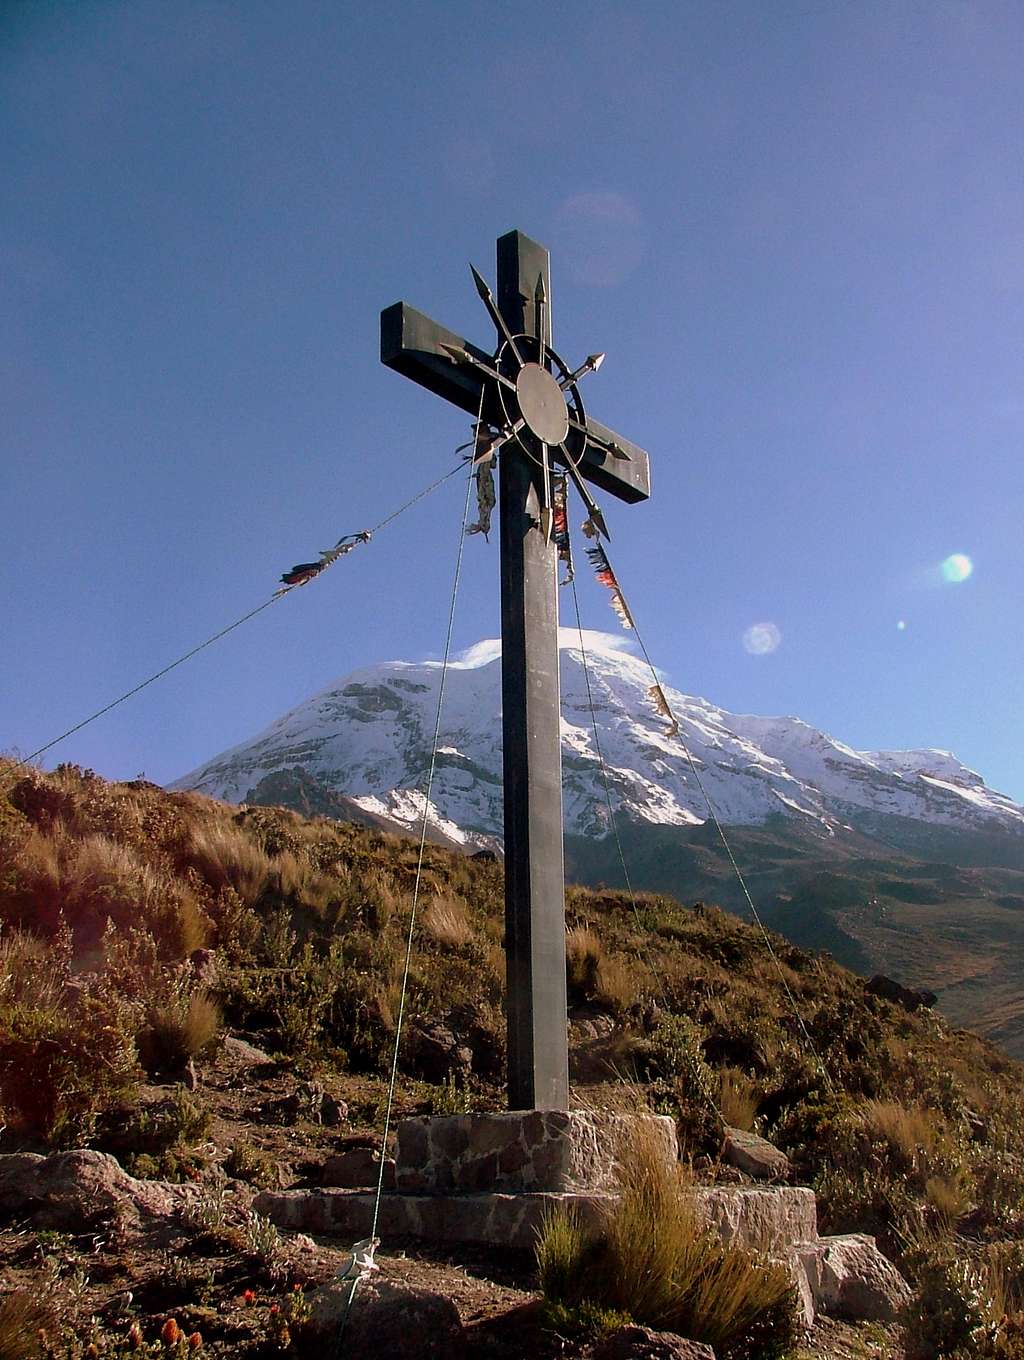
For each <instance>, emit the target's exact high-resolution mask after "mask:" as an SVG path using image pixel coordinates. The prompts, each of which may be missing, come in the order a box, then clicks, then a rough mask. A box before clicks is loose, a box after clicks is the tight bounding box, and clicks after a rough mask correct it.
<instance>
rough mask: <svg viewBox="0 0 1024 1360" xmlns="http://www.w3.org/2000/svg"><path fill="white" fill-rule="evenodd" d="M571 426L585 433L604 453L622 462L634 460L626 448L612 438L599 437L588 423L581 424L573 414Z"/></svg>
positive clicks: (579, 432)
mask: <svg viewBox="0 0 1024 1360" xmlns="http://www.w3.org/2000/svg"><path fill="white" fill-rule="evenodd" d="M569 428H570V429H571V430H576V431H577V433H578V434H582V435H585V436H586V438H587V442H588V443H590V444H593V446H594V448H595V449H600V450H601V451H602V453H610V454H611V456H612V457H613V458H617V459H619V461H620V462H622V461H625V462H627V463H630V462H632V461H633V460H632V459H631V458H630V456H629V454H628V453H627V452H626V450H625V449H620V448H619V446H618V444H615V443H613V442H612V441H611V440H610V439H598V437H597V435H596V434H594V433H593V431H592V430H589V429H588V428H587V427H586V425H581V424H580V423H579V421H578V420H573V418H572V416H570V417H569Z"/></svg>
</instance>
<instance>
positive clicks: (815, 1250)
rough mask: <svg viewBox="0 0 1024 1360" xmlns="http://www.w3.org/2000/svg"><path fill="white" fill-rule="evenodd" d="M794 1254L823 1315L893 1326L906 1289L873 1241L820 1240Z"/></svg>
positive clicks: (857, 1237)
mask: <svg viewBox="0 0 1024 1360" xmlns="http://www.w3.org/2000/svg"><path fill="white" fill-rule="evenodd" d="M795 1250H796V1254H797V1256H798V1257H799V1259H800V1262H801V1264H802V1266H803V1268H804V1270H805V1272H806V1274H807V1279H808V1282H809V1284H810V1287H811V1292H812V1294H813V1295H814V1302H815V1305H816V1307H817V1308H818V1309H819V1310H820V1311H821V1312H823V1313H829V1314H830V1315H831V1316H832V1317H838V1318H845V1319H846V1320H847V1321H850V1322H861V1321H863V1322H892V1321H893V1320H894V1319H895V1318H896V1317H897V1315H898V1314H899V1311H900V1309H901V1308H903V1307H904V1305H905V1304H907V1303H909V1302H910V1297H911V1290H910V1286H909V1285H908V1284H907V1282H906V1280H904V1278H903V1276H902V1275H901V1274H900V1273H899V1271H898V1270H897V1269H896V1267H895V1266H894V1265H893V1264H892V1262H891V1261H888V1260H886V1258H885V1257H884V1256H883V1255H882V1253H881V1252H880V1251H879V1250H878V1247H877V1246H876V1245H875V1239H874V1238H873V1237H867V1236H865V1235H864V1234H863V1233H850V1234H849V1235H847V1236H843V1237H821V1238H819V1239H818V1240H817V1241H816V1242H806V1243H801V1244H799V1245H798V1246H797V1247H796V1249H795Z"/></svg>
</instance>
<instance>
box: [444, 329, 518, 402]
mask: <svg viewBox="0 0 1024 1360" xmlns="http://www.w3.org/2000/svg"><path fill="white" fill-rule="evenodd" d="M441 348H442V349H443V350H444V352H445V353H446V354H447V355H448V357H449V359H451V360H452V361H453V362H454V363H457V364H472V365H473V367H474V368H479V369H480V370H481V371H482V372H484V373H486V374H487V376H488V377H489V378H494V380H495V381H496V382H500V383H504V384H505V386H506V387H510V388H511V389H512V391H513V392H514V391H515V390H516V385H515V383H514V382H513V381H512V379H511V378H506V377H505V375H504V373H499V372H498V370H497V369H496V368H491V366H490V365H489V364H485V363H484V361H483V360H482V359H478V358H477V357H476V355H475V354H470V352H469V350H468V349H463V348H462V346H461V345H446V344H445V343H444V341H442V342H441Z"/></svg>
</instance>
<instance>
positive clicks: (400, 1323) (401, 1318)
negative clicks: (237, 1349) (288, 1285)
mask: <svg viewBox="0 0 1024 1360" xmlns="http://www.w3.org/2000/svg"><path fill="white" fill-rule="evenodd" d="M350 1294H352V1286H351V1283H350V1282H349V1281H347V1280H332V1281H331V1283H330V1284H327V1285H324V1286H323V1288H321V1289H317V1290H315V1291H313V1292H312V1293H310V1294H307V1295H306V1298H307V1301H308V1302H309V1305H310V1307H311V1309H312V1316H311V1317H310V1320H309V1321H308V1322H307V1323H304V1324H303V1327H302V1332H303V1340H304V1341H311V1342H314V1343H321V1344H323V1345H325V1346H331V1347H333V1346H335V1345H336V1342H337V1336H338V1329H339V1327H340V1325H341V1320H342V1317H343V1316H344V1314H345V1309H346V1308H347V1307H348V1301H349V1296H350ZM461 1343H462V1323H461V1321H460V1320H459V1313H458V1309H457V1308H456V1307H455V1304H454V1303H453V1302H452V1301H451V1299H448V1298H445V1297H444V1295H443V1294H435V1293H433V1291H431V1290H428V1289H418V1288H416V1287H414V1286H413V1285H407V1284H400V1283H398V1282H397V1281H391V1280H382V1279H381V1278H380V1277H379V1276H371V1277H370V1278H369V1279H364V1280H361V1281H360V1282H359V1284H358V1286H357V1287H356V1290H355V1293H354V1294H353V1295H352V1305H351V1308H350V1309H349V1314H348V1321H347V1322H346V1324H345V1351H346V1354H348V1355H380V1356H385V1355H386V1356H388V1357H389V1360H449V1357H451V1356H452V1355H454V1354H458V1352H459V1348H460V1346H461Z"/></svg>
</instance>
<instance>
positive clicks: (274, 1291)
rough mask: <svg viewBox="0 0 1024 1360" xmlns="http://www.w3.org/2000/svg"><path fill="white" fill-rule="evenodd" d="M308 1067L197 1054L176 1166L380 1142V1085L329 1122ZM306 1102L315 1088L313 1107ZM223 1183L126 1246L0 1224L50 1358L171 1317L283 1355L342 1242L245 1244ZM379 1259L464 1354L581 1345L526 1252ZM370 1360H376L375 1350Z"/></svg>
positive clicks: (838, 1356)
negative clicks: (47, 1337) (193, 1119)
mask: <svg viewBox="0 0 1024 1360" xmlns="http://www.w3.org/2000/svg"><path fill="white" fill-rule="evenodd" d="M311 1076H312V1074H311V1073H303V1072H296V1071H295V1070H294V1069H291V1068H289V1067H287V1066H280V1065H278V1064H274V1063H269V1062H268V1063H262V1064H254V1063H253V1062H252V1060H251V1059H245V1060H242V1061H240V1060H239V1058H238V1056H237V1055H233V1054H232V1053H231V1052H225V1051H223V1050H222V1051H221V1052H220V1054H219V1055H218V1056H217V1057H216V1058H215V1059H214V1060H212V1061H210V1062H208V1063H205V1064H201V1065H200V1066H199V1068H198V1072H197V1077H198V1084H197V1086H196V1089H195V1091H194V1092H191V1093H190V1095H191V1097H192V1099H194V1100H195V1102H196V1103H197V1104H198V1105H199V1106H200V1107H201V1108H202V1109H203V1110H204V1111H205V1113H206V1114H207V1115H208V1116H209V1118H208V1123H207V1124H206V1127H205V1129H204V1130H203V1132H202V1134H201V1136H200V1138H199V1140H198V1142H197V1143H196V1144H195V1146H194V1147H193V1148H192V1149H190V1152H189V1155H188V1156H185V1157H183V1158H182V1161H181V1168H182V1169H181V1173H180V1174H182V1175H183V1176H187V1177H189V1178H192V1179H196V1180H197V1181H198V1183H199V1184H200V1185H203V1184H204V1183H210V1182H211V1176H213V1177H215V1176H216V1171H215V1170H214V1168H216V1167H218V1166H220V1165H221V1164H222V1163H223V1162H224V1161H225V1159H226V1158H228V1157H229V1155H230V1154H231V1153H232V1151H235V1152H236V1155H237V1151H238V1149H240V1148H242V1147H246V1148H248V1149H250V1150H251V1151H252V1153H253V1154H254V1157H255V1161H256V1163H258V1166H259V1172H258V1175H257V1176H256V1177H255V1179H257V1180H258V1181H259V1183H262V1184H266V1185H270V1186H272V1187H275V1188H276V1187H287V1188H293V1187H302V1186H309V1187H313V1186H316V1185H319V1184H320V1180H321V1172H322V1167H323V1163H324V1162H325V1160H326V1158H327V1157H328V1156H330V1155H331V1154H332V1153H335V1152H337V1151H339V1150H342V1149H344V1148H345V1147H351V1146H352V1145H353V1143H354V1142H359V1141H365V1142H371V1141H372V1140H378V1141H379V1132H376V1131H375V1130H379V1127H380V1111H381V1102H382V1098H383V1096H384V1084H383V1083H382V1082H380V1081H377V1080H374V1079H370V1078H363V1077H353V1076H348V1075H344V1076H333V1075H332V1076H331V1077H329V1078H324V1079H323V1080H322V1087H323V1088H325V1091H326V1096H327V1097H328V1098H331V1097H333V1098H334V1099H335V1100H337V1101H340V1102H343V1103H344V1106H345V1107H346V1108H347V1114H346V1116H345V1117H344V1118H343V1119H342V1120H341V1122H339V1123H336V1124H334V1125H325V1124H323V1123H322V1122H318V1120H317V1119H316V1117H315V1110H310V1111H306V1110H305V1109H304V1101H305V1100H306V1096H305V1094H304V1092H308V1090H309V1078H310V1077H311ZM318 1085H319V1084H318ZM318 1085H315V1086H314V1088H313V1089H314V1092H315V1091H316V1090H317V1089H318ZM176 1089H178V1088H177V1086H176V1084H175V1083H167V1084H153V1085H150V1086H148V1087H146V1088H144V1090H143V1108H144V1109H147V1110H149V1111H151V1112H152V1113H153V1115H154V1116H155V1115H157V1114H158V1113H159V1111H160V1110H162V1109H165V1108H166V1107H167V1106H168V1103H169V1102H170V1101H171V1100H172V1099H173V1097H174V1094H175V1091H176ZM179 1098H180V1091H179ZM317 1098H318V1097H317V1096H316V1095H315V1094H314V1104H315V1101H316V1099H317ZM498 1099H499V1097H498V1094H497V1093H495V1100H496V1101H497V1100H498ZM296 1107H297V1108H296ZM423 1112H424V1105H423V1092H422V1089H421V1088H417V1087H416V1085H415V1084H409V1085H407V1086H406V1087H405V1088H404V1089H403V1090H402V1092H401V1095H400V1099H399V1106H398V1110H397V1111H396V1115H397V1116H398V1117H400V1116H401V1115H403V1114H411V1113H423ZM6 1150H11V1148H10V1147H8V1148H7V1149H6ZM119 1155H120V1154H119ZM129 1160H130V1159H129ZM224 1189H225V1191H226V1193H225V1196H224V1198H225V1202H226V1203H227V1204H228V1205H229V1212H228V1214H227V1216H226V1221H225V1223H224V1224H223V1225H221V1226H219V1227H217V1228H214V1229H211V1230H208V1231H202V1230H200V1229H198V1228H197V1227H196V1226H195V1225H194V1224H192V1225H188V1224H185V1223H181V1222H177V1223H175V1224H173V1225H172V1226H170V1227H168V1228H166V1229H165V1230H164V1231H163V1233H162V1235H156V1236H151V1237H149V1238H147V1239H145V1240H142V1241H139V1240H133V1241H126V1240H124V1239H123V1238H122V1237H121V1236H119V1233H118V1231H117V1229H116V1227H114V1228H110V1229H105V1228H103V1227H102V1226H101V1227H98V1228H97V1229H95V1230H90V1231H88V1232H85V1231H83V1232H80V1233H78V1232H76V1233H71V1232H54V1231H39V1230H37V1229H35V1228H34V1227H33V1226H32V1224H31V1223H30V1222H29V1221H27V1220H26V1221H22V1222H15V1223H12V1222H7V1223H2V1224H0V1292H2V1293H3V1294H6V1293H9V1292H13V1291H15V1290H19V1289H23V1290H28V1291H30V1292H31V1294H32V1295H33V1296H34V1297H36V1298H40V1299H44V1300H49V1301H50V1303H51V1305H52V1307H53V1310H54V1312H55V1314H56V1316H57V1318H58V1320H59V1322H60V1323H61V1324H63V1326H64V1328H65V1337H64V1339H63V1340H62V1342H61V1345H60V1348H58V1347H56V1346H54V1348H53V1349H52V1350H51V1354H53V1355H59V1356H61V1357H62V1360H63V1358H64V1357H68V1360H78V1357H91V1356H93V1355H110V1356H115V1355H120V1354H127V1353H128V1349H130V1338H131V1336H132V1335H133V1333H132V1328H133V1324H134V1325H135V1326H136V1327H137V1328H138V1329H139V1330H140V1331H141V1334H142V1337H143V1338H144V1341H145V1342H147V1343H155V1342H156V1340H157V1338H158V1337H159V1335H160V1331H161V1328H163V1327H164V1325H165V1324H166V1322H167V1320H168V1318H170V1317H174V1318H175V1319H176V1321H177V1323H178V1324H179V1326H180V1327H181V1329H182V1331H183V1332H184V1333H185V1334H186V1335H189V1334H192V1333H195V1332H198V1333H199V1334H200V1335H201V1337H202V1347H203V1349H204V1350H205V1351H206V1352H208V1353H210V1354H214V1355H223V1356H238V1357H252V1358H253V1360H255V1358H256V1357H264V1356H272V1355H281V1354H287V1353H288V1351H287V1348H286V1347H284V1346H283V1345H282V1344H280V1339H278V1340H275V1335H276V1332H275V1318H279V1317H280V1312H281V1310H282V1309H286V1308H287V1307H288V1300H289V1296H290V1295H293V1294H295V1293H296V1292H298V1293H300V1294H301V1293H302V1292H303V1291H306V1290H308V1289H309V1288H311V1287H313V1286H315V1285H316V1284H318V1283H324V1282H326V1281H327V1280H329V1279H331V1278H332V1277H334V1275H335V1274H336V1272H337V1271H338V1270H339V1268H340V1267H341V1266H342V1264H343V1262H344V1260H345V1257H346V1254H347V1251H348V1248H349V1247H350V1246H351V1243H349V1242H341V1241H338V1240H336V1239H332V1238H328V1237H322V1236H320V1237H316V1238H315V1239H313V1242H312V1243H310V1242H309V1239H307V1240H306V1243H305V1244H302V1243H299V1244H298V1246H297V1247H296V1248H295V1249H293V1246H294V1244H293V1243H291V1242H290V1241H289V1235H288V1234H284V1235H283V1240H282V1242H281V1244H280V1246H279V1247H276V1248H269V1247H268V1248H265V1249H254V1246H253V1243H252V1241H251V1240H246V1237H245V1234H244V1232H242V1231H241V1230H240V1228H239V1227H238V1226H237V1225H238V1224H239V1223H240V1222H241V1219H242V1217H243V1216H244V1212H245V1210H246V1208H247V1207H248V1206H249V1205H250V1204H251V1201H252V1198H253V1195H254V1194H255V1191H256V1187H255V1186H254V1185H252V1184H247V1183H246V1182H244V1181H242V1180H239V1179H237V1178H235V1179H229V1180H228V1182H227V1183H226V1186H225V1187H224ZM232 1225H234V1226H232ZM300 1247H301V1249H299V1248H300ZM377 1261H378V1264H379V1266H380V1269H381V1272H382V1275H383V1276H384V1277H385V1278H391V1279H395V1280H401V1281H404V1282H407V1283H410V1284H414V1285H418V1286H421V1287H423V1288H426V1289H430V1290H433V1291H436V1292H438V1293H441V1294H444V1295H447V1296H448V1297H449V1298H450V1299H451V1300H452V1301H453V1302H454V1303H455V1305H456V1307H457V1309H458V1311H459V1314H460V1317H461V1319H462V1322H463V1324H464V1327H465V1329H466V1349H465V1356H466V1360H484V1357H487V1360H518V1357H530V1360H553V1358H554V1357H581V1358H582V1357H586V1356H587V1355H588V1354H589V1350H590V1348H589V1347H588V1346H587V1345H586V1344H585V1343H583V1342H581V1341H580V1340H578V1339H575V1338H572V1337H565V1336H561V1335H559V1334H558V1333H557V1332H555V1331H552V1330H551V1329H550V1328H548V1327H546V1326H545V1325H544V1322H543V1319H542V1315H541V1309H540V1300H539V1295H538V1293H537V1291H536V1279H535V1272H534V1267H533V1262H532V1259H531V1258H530V1257H528V1256H523V1255H522V1254H514V1253H507V1252H501V1251H496V1250H485V1249H480V1248H467V1247H462V1248H458V1249H454V1248H445V1247H437V1246H433V1247H432V1246H429V1245H426V1244H423V1243H417V1242H414V1241H408V1240H406V1241H387V1242H385V1243H383V1244H382V1247H381V1250H380V1252H379V1254H378V1257H377ZM296 1287H297V1290H296ZM90 1347H94V1348H95V1349H90ZM900 1349H901V1347H900V1345H899V1337H898V1335H897V1333H896V1331H895V1330H894V1329H888V1330H887V1329H882V1328H879V1327H877V1326H851V1325H848V1324H842V1323H839V1322H835V1321H832V1320H829V1319H822V1320H821V1321H820V1322H819V1324H818V1325H817V1326H816V1327H815V1328H814V1330H813V1332H812V1333H811V1334H810V1335H809V1336H808V1337H807V1339H806V1343H805V1345H804V1347H803V1349H802V1350H801V1352H800V1356H801V1360H876V1358H877V1360H895V1358H896V1357H897V1356H898V1355H899V1354H900ZM154 1353H155V1352H154ZM292 1353H295V1352H294V1351H293V1352H292ZM380 1360H387V1358H386V1356H385V1355H384V1354H383V1353H381V1355H380Z"/></svg>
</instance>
